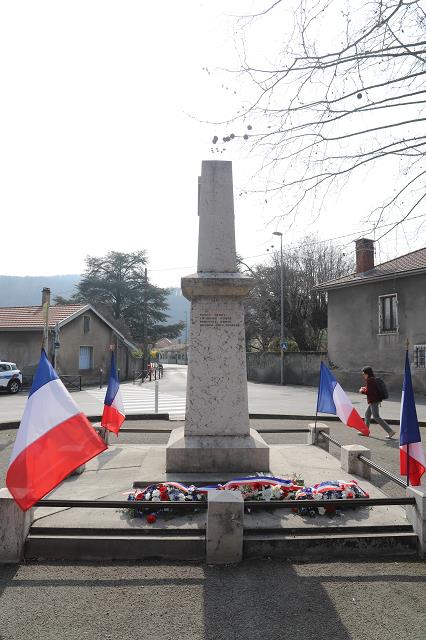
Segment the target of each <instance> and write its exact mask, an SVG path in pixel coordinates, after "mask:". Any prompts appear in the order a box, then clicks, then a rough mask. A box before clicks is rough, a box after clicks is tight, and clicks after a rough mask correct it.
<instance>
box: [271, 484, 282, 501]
mask: <svg viewBox="0 0 426 640" xmlns="http://www.w3.org/2000/svg"><path fill="white" fill-rule="evenodd" d="M272 496H273V497H274V498H279V497H280V496H281V487H280V485H279V484H276V485H275V486H274V487H272Z"/></svg>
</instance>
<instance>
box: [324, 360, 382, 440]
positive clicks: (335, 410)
mask: <svg viewBox="0 0 426 640" xmlns="http://www.w3.org/2000/svg"><path fill="white" fill-rule="evenodd" d="M317 413H332V414H334V415H335V416H338V417H339V418H340V420H341V421H342V422H343V424H346V425H347V426H348V427H353V428H354V429H357V430H358V431H359V432H360V433H362V434H364V435H365V436H369V435H370V429H369V428H368V427H367V425H366V424H365V422H364V420H363V419H362V418H361V416H360V415H359V413H358V411H356V410H355V409H354V408H353V405H352V402H351V401H350V400H349V398H348V396H347V395H346V393H345V392H344V391H343V389H342V387H341V386H340V384H339V383H338V382H337V380H336V378H335V377H334V376H333V374H332V373H331V371H330V369H329V368H328V367H326V366H325V364H324V363H323V362H321V369H320V383H319V389H318V400H317Z"/></svg>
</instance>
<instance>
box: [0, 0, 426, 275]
mask: <svg viewBox="0 0 426 640" xmlns="http://www.w3.org/2000/svg"><path fill="white" fill-rule="evenodd" d="M251 4H252V3H251V2H248V1H247V0H233V2H230V0H214V1H213V0H212V1H209V0H205V1H204V2H202V1H200V0H186V1H185V2H183V1H181V2H177V1H176V0H162V1H161V2H148V1H147V0H145V1H144V0H121V1H118V0H114V1H112V0H72V1H69V0H67V1H65V0H50V1H47V0H37V2H34V0H30V1H25V0H19V1H18V0H15V1H14V2H13V1H11V0H9V1H5V0H3V1H2V2H0V60H1V66H0V86H1V93H2V98H1V101H0V171H1V182H2V186H1V190H0V211H1V221H2V224H1V227H0V229H1V231H0V237H1V248H2V251H1V257H2V260H1V265H0V273H1V274H4V275H53V274H66V273H80V272H82V271H83V269H84V257H85V256H86V255H87V254H91V255H102V254H105V253H106V252H107V251H110V250H117V251H134V250H138V249H146V250H147V253H148V259H149V271H150V276H151V279H152V280H153V282H154V283H155V284H158V285H160V286H179V285H180V278H181V276H182V275H185V274H188V273H191V272H193V271H194V270H195V265H196V255H197V233H198V228H197V227H198V219H197V176H198V174H199V171H200V166H201V160H203V159H213V158H216V159H224V160H225V159H226V160H233V161H234V191H235V196H236V201H235V205H236V206H235V214H236V235H237V250H238V252H239V253H240V255H242V256H243V257H245V258H247V257H250V256H258V255H262V254H265V251H266V247H268V246H270V245H271V244H272V235H271V233H272V231H273V230H275V229H277V228H278V229H279V230H281V231H283V232H284V233H285V240H284V242H294V241H297V239H298V238H300V237H301V236H303V235H304V233H306V231H309V232H310V231H317V232H318V233H319V235H320V237H321V238H332V237H336V236H340V235H343V234H348V233H352V232H354V231H360V230H361V229H363V228H365V225H363V223H362V220H363V218H365V215H366V214H367V212H368V207H369V203H370V201H371V196H372V194H373V193H374V192H376V191H377V188H378V186H380V185H381V184H383V186H386V185H387V184H388V181H389V180H392V176H390V175H386V174H385V173H381V174H379V176H377V175H375V176H374V178H373V177H372V176H368V175H364V176H360V178H359V181H358V183H357V182H355V183H354V184H353V185H352V187H351V189H350V190H349V191H348V192H345V193H343V194H342V195H341V196H340V198H339V199H338V200H336V201H335V202H332V203H331V205H330V207H329V209H328V210H327V215H326V216H324V217H322V218H321V219H320V220H318V221H317V222H315V223H314V224H312V225H311V226H308V225H307V222H306V221H307V220H309V219H310V216H311V212H307V215H306V217H305V218H304V219H303V220H301V221H300V223H299V224H298V225H296V226H294V227H293V228H292V229H291V230H288V229H287V227H286V225H285V224H283V223H281V224H279V223H277V222H273V223H272V224H269V225H268V224H267V223H268V222H270V221H271V219H272V218H273V217H274V216H276V215H278V214H279V202H278V201H277V202H276V203H275V204H274V203H269V204H265V203H264V201H263V199H262V200H261V202H262V205H261V204H260V200H259V198H254V197H249V196H247V197H244V198H239V196H238V194H239V192H240V190H241V189H244V188H245V187H246V186H247V184H248V183H249V181H250V175H251V172H252V171H253V167H254V165H253V160H251V159H250V158H247V157H245V155H244V154H243V152H241V151H238V150H236V149H237V148H236V147H235V148H234V147H232V145H229V147H228V148H227V150H226V151H225V152H224V153H223V154H215V155H214V156H213V155H212V153H211V148H212V145H211V139H212V135H213V134H214V133H215V132H216V133H218V135H220V133H221V131H220V128H219V129H218V128H215V127H212V126H210V125H206V124H203V123H201V122H200V120H202V119H203V118H214V117H217V119H221V118H222V117H225V116H227V115H230V114H231V113H232V112H233V110H234V108H235V106H237V105H238V100H239V98H238V95H237V96H236V95H234V93H233V90H231V89H229V88H228V89H227V88H226V86H227V85H230V83H227V80H226V75H224V74H221V73H218V72H214V69H215V68H216V67H224V66H227V67H235V66H237V58H236V53H235V48H234V42H233V27H234V21H233V19H232V18H230V17H229V16H227V15H226V12H228V13H229V12H230V11H231V9H232V13H243V12H245V11H247V10H249V9H250V6H251ZM253 4H254V6H256V4H257V5H258V4H259V3H258V2H257V3H256V1H254V2H253ZM265 37H268V36H267V34H265ZM259 46H260V47H261V46H262V43H259ZM205 67H207V68H208V69H209V71H210V72H211V73H210V74H209V73H207V72H206V71H205V70H204V69H203V68H205ZM222 84H223V85H224V86H222ZM230 86H231V85H230ZM233 88H234V87H233V86H232V89H233ZM189 114H192V115H193V116H195V117H190V115H189ZM197 118H198V119H197ZM313 213H315V212H313ZM419 213H423V211H419ZM367 226H368V225H367ZM417 228H418V221H417V222H413V223H407V224H406V225H404V228H403V229H402V228H400V229H399V230H398V233H393V234H389V236H388V237H387V240H386V242H385V243H382V245H381V246H380V255H379V256H378V257H379V259H380V260H381V261H383V260H386V259H389V258H392V257H394V256H395V255H398V254H403V253H407V252H408V251H411V250H413V249H416V248H419V247H421V246H423V245H424V244H425V235H424V231H423V232H422V233H418V231H417ZM424 229H425V227H423V230H424ZM350 240H351V238H349V239H348V241H349V242H350ZM351 250H352V247H351V245H350V244H349V246H348V247H347V251H348V253H349V252H350V251H351ZM262 259H263V258H262V257H260V258H253V259H251V262H256V261H262Z"/></svg>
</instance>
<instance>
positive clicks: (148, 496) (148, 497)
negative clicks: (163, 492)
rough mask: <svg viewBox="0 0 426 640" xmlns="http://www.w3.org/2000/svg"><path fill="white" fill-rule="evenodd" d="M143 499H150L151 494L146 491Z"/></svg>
mask: <svg viewBox="0 0 426 640" xmlns="http://www.w3.org/2000/svg"><path fill="white" fill-rule="evenodd" d="M143 499H144V500H151V494H150V493H149V491H148V492H147V493H145V495H144V498H143Z"/></svg>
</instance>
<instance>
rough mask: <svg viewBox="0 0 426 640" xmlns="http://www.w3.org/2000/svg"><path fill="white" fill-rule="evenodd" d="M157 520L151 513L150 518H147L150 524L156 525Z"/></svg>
mask: <svg viewBox="0 0 426 640" xmlns="http://www.w3.org/2000/svg"><path fill="white" fill-rule="evenodd" d="M156 520H157V518H156V516H155V515H154V514H153V513H150V514H149V516H146V521H147V523H148V524H154V522H156Z"/></svg>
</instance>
